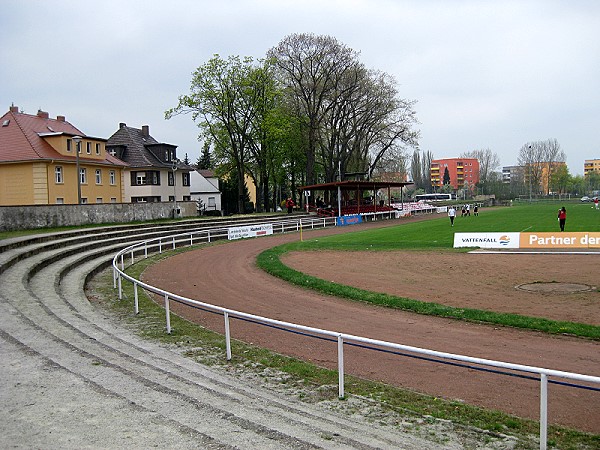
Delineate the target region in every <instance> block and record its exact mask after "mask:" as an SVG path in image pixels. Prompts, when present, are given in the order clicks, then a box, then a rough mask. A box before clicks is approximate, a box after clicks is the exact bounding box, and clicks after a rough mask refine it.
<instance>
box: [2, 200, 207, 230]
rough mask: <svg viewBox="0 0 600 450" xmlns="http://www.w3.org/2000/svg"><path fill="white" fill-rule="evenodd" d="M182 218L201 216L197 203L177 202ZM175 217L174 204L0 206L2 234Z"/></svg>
mask: <svg viewBox="0 0 600 450" xmlns="http://www.w3.org/2000/svg"><path fill="white" fill-rule="evenodd" d="M177 206H178V207H179V209H180V217H195V216H197V215H198V212H197V210H196V202H193V201H192V202H177ZM172 217H173V203H172V202H161V203H103V204H87V205H34V206H0V231H13V230H23V229H30V228H47V227H64V226H71V225H76V226H79V225H90V224H104V223H127V222H134V221H147V220H155V219H168V218H172Z"/></svg>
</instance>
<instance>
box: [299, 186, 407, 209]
mask: <svg viewBox="0 0 600 450" xmlns="http://www.w3.org/2000/svg"><path fill="white" fill-rule="evenodd" d="M410 184H413V183H407V182H392V181H364V180H361V181H355V180H345V181H334V182H331V183H323V184H312V185H308V186H301V187H299V188H298V190H299V191H301V192H303V193H304V195H305V198H306V205H307V210H308V211H311V212H316V213H317V214H318V215H321V216H346V215H352V214H372V213H379V212H390V211H396V209H397V208H394V207H393V206H392V198H394V197H396V198H399V199H400V203H401V204H402V203H404V201H405V200H404V199H403V196H404V195H403V188H404V186H407V185H410ZM365 193H371V194H370V195H368V196H366V197H365ZM382 193H385V194H387V195H382ZM321 198H323V199H325V200H320V199H321ZM396 203H397V202H396Z"/></svg>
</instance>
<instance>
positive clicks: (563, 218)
mask: <svg viewBox="0 0 600 450" xmlns="http://www.w3.org/2000/svg"><path fill="white" fill-rule="evenodd" d="M566 222H567V210H566V209H565V207H564V206H563V207H562V208H560V209H559V210H558V224H559V225H560V231H565V223H566Z"/></svg>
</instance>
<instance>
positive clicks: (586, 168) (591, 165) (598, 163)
mask: <svg viewBox="0 0 600 450" xmlns="http://www.w3.org/2000/svg"><path fill="white" fill-rule="evenodd" d="M592 172H595V173H597V174H600V159H586V160H585V162H584V164H583V175H584V176H586V175H588V174H590V173H592Z"/></svg>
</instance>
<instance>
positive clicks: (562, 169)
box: [548, 164, 572, 194]
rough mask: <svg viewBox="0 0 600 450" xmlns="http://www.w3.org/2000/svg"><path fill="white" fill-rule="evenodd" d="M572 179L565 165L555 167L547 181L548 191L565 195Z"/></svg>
mask: <svg viewBox="0 0 600 450" xmlns="http://www.w3.org/2000/svg"><path fill="white" fill-rule="evenodd" d="M571 181H572V177H571V174H570V173H569V169H568V167H567V165H566V164H565V165H560V166H557V167H556V168H555V169H554V170H553V171H552V172H551V174H550V179H549V181H548V183H549V185H550V190H551V191H552V192H557V193H559V194H565V193H567V191H568V188H569V186H570V185H571Z"/></svg>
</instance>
